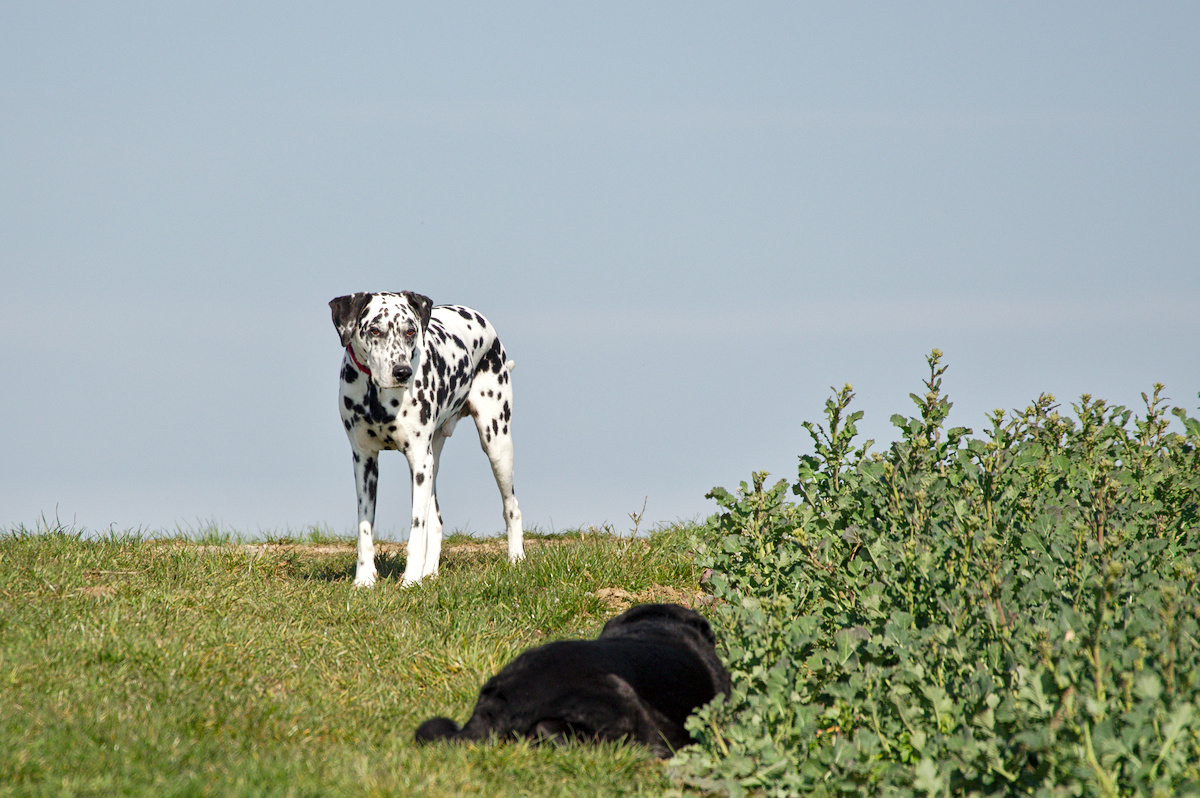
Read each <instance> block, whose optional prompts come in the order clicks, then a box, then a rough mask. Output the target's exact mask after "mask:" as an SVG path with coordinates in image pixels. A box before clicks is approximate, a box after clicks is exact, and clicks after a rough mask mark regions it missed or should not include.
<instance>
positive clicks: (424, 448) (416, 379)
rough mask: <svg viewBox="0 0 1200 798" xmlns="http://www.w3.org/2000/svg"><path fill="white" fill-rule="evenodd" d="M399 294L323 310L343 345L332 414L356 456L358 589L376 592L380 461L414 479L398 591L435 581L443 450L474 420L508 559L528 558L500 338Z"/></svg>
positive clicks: (364, 296)
mask: <svg viewBox="0 0 1200 798" xmlns="http://www.w3.org/2000/svg"><path fill="white" fill-rule="evenodd" d="M432 305H433V303H432V301H430V299H429V298H428V297H425V296H422V295H420V294H415V293H413V292H411V291H405V292H403V293H399V294H392V293H378V294H369V293H358V294H350V295H348V296H340V297H338V298H337V299H334V300H333V301H331V302H330V303H329V307H330V309H331V310H332V311H333V326H334V327H336V328H337V331H338V335H339V336H340V337H341V342H342V346H344V347H345V348H346V352H345V355H344V356H343V358H342V371H341V380H340V382H341V393H340V396H339V397H338V407H339V409H340V410H341V414H342V425H343V426H344V427H345V428H346V435H347V437H349V438H350V448H351V450H352V451H353V454H354V483H355V487H356V488H357V490H358V566H357V569H356V571H355V576H354V584H356V585H360V586H362V587H371V586H372V585H374V584H375V543H374V532H373V527H374V525H375V492H376V487H377V485H378V481H379V453H380V451H382V450H384V449H396V450H399V451H400V452H403V453H404V456H405V457H407V458H408V466H409V471H410V474H411V476H412V500H413V502H412V504H413V507H412V527H411V532H410V533H409V537H408V560H407V562H406V563H405V566H404V577H403V584H405V585H411V584H415V583H417V582H419V581H421V579H423V578H424V577H426V576H430V575H432V574H436V573H437V569H438V559H439V557H440V556H441V549H442V517H441V513H440V512H439V509H438V500H437V488H436V484H437V472H438V459H439V458H440V456H441V453H442V445H443V444H444V443H445V442H446V439H447V438H449V437H450V435H451V434H452V433H453V432H454V426H455V424H457V423H458V420H459V419H460V418H462V417H464V416H471V417H472V418H474V419H475V427H476V429H477V430H478V431H479V442H480V444H482V446H483V451H484V452H485V453H486V454H487V456H488V460H490V461H491V464H492V473H493V474H494V475H495V477H496V485H497V486H498V487H499V488H500V497H501V499H502V500H503V502H504V524H505V527H506V529H507V532H508V556H509V559H510V560H513V561H514V562H515V561H516V560H520V559H522V558H523V557H524V556H525V553H524V547H523V543H522V530H521V511H520V510H519V509H518V508H517V498H516V496H515V495H513V486H512V473H513V445H512V434H511V433H510V431H509V426H510V423H511V420H512V380H511V378H510V376H509V375H510V372H511V371H512V369H513V362H512V361H510V360H508V359H507V356H506V355H505V352H504V347H503V346H502V345H501V344H500V339H499V338H497V337H496V330H495V329H494V328H493V327H492V325H491V324H490V323H488V320H487V319H485V318H484V317H483V316H481V315H480V314H478V313H476V312H475V311H473V310H471V309H470V308H465V307H461V306H458V305H439V306H438V307H433V306H432Z"/></svg>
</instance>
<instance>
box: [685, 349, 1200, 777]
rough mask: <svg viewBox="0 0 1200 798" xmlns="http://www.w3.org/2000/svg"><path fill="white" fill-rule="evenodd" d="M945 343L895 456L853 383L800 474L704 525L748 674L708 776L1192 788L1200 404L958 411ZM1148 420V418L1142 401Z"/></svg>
mask: <svg viewBox="0 0 1200 798" xmlns="http://www.w3.org/2000/svg"><path fill="white" fill-rule="evenodd" d="M940 356H941V353H940V352H938V351H937V350H934V352H933V353H932V355H931V356H930V357H929V358H928V362H929V368H930V372H929V378H928V380H926V381H925V393H924V394H923V395H916V394H913V395H912V398H913V401H914V402H915V403H916V405H917V408H918V414H917V415H916V416H914V417H911V418H905V417H902V416H893V417H892V421H893V423H894V424H895V425H896V426H897V427H898V428H899V430H900V433H901V437H900V439H899V440H898V441H897V442H895V443H893V444H892V445H891V447H890V448H889V449H888V450H887V451H886V452H883V453H875V452H871V451H869V449H870V446H871V445H872V442H871V441H867V442H866V443H865V444H864V445H862V446H856V445H855V442H854V438H855V436H856V430H855V424H856V422H858V421H859V420H860V419H861V417H862V413H861V412H850V411H849V406H850V402H851V398H852V397H853V393H852V392H851V389H850V387H849V386H846V387H845V388H844V389H843V390H841V391H840V392H837V393H836V394H835V395H834V396H833V397H832V398H831V399H830V400H829V401H828V402H827V403H826V416H827V424H826V425H825V426H818V425H814V424H811V423H806V424H805V428H806V429H807V430H808V432H809V434H810V435H811V437H812V439H813V442H814V444H815V452H814V454H812V455H806V456H803V457H801V458H800V468H799V476H798V480H797V482H796V483H795V485H794V486H793V487H792V492H793V493H794V494H795V496H797V497H798V501H796V502H792V501H789V500H788V498H787V496H786V494H787V484H786V483H785V482H779V483H778V484H776V485H774V486H773V487H769V488H768V487H765V479H766V476H767V475H766V474H765V473H756V474H754V475H753V478H752V483H751V485H749V486H747V485H746V484H745V483H742V486H741V490H740V491H738V492H737V493H736V495H735V494H731V493H729V492H727V491H725V490H723V489H720V488H716V489H714V490H713V491H712V493H711V494H709V495H710V497H712V498H715V499H716V500H717V502H718V503H719V504H720V506H721V507H722V511H721V512H720V513H718V514H717V515H715V516H714V517H713V518H712V519H710V521H709V524H708V526H707V528H706V530H705V532H704V533H703V534H702V535H701V536H700V538H699V539H698V540H697V541H696V546H697V550H698V552H699V558H700V563H701V564H702V565H704V566H707V567H710V568H712V569H713V575H712V577H711V580H710V585H711V588H712V591H713V593H714V594H715V596H716V597H717V598H718V599H720V600H721V601H719V602H718V603H717V605H716V609H715V612H716V613H717V616H718V620H719V622H720V624H721V626H722V627H723V635H724V639H723V644H724V646H725V652H724V654H725V658H726V660H727V662H728V664H729V667H730V670H731V672H732V673H733V679H734V689H733V695H732V696H730V697H729V698H728V700H727V701H725V702H724V703H716V704H714V705H711V706H709V707H707V708H705V709H704V710H703V711H701V712H700V713H699V714H698V715H697V716H696V717H694V718H692V720H691V721H690V723H691V726H690V728H691V729H692V732H693V734H694V735H695V736H696V737H697V738H698V739H699V740H701V745H700V746H697V747H694V748H692V749H688V750H686V751H684V752H683V753H681V754H680V756H679V757H677V758H676V760H675V763H674V766H675V768H676V769H677V771H676V772H677V773H678V775H681V776H682V777H683V778H684V780H685V781H687V782H689V783H690V784H692V785H693V786H696V787H700V788H707V789H712V790H718V791H724V792H729V793H731V794H734V795H740V794H743V793H747V792H749V793H751V794H764V795H814V796H822V795H885V794H886V795H918V796H925V795H972V796H974V795H1038V796H1043V795H1044V796H1057V795H1104V796H1107V795H1146V796H1151V795H1154V796H1158V795H1163V796H1166V795H1171V796H1178V795H1194V794H1200V667H1198V666H1200V645H1198V642H1197V640H1198V635H1200V630H1198V626H1197V618H1198V617H1200V586H1198V583H1197V566H1198V563H1200V561H1198V560H1197V554H1198V550H1200V455H1198V454H1197V449H1198V447H1200V422H1198V421H1197V420H1195V419H1193V418H1190V417H1188V416H1187V415H1186V413H1185V412H1184V411H1183V410H1181V409H1178V408H1176V409H1174V410H1172V411H1171V412H1172V413H1173V414H1174V415H1175V416H1177V417H1178V419H1179V421H1180V422H1181V423H1182V426H1183V429H1184V434H1182V435H1180V434H1177V433H1175V432H1172V431H1170V429H1169V427H1170V419H1169V417H1168V416H1167V413H1166V408H1165V404H1166V400H1165V399H1162V398H1161V397H1160V393H1161V390H1162V386H1161V385H1160V386H1156V387H1155V392H1154V394H1153V395H1152V396H1149V397H1147V396H1146V395H1144V394H1143V398H1144V399H1145V401H1146V414H1145V416H1144V418H1139V417H1135V416H1134V415H1133V414H1132V413H1131V411H1129V410H1127V409H1125V408H1124V407H1110V406H1108V405H1107V404H1105V403H1104V402H1103V401H1096V400H1093V399H1092V398H1091V397H1089V396H1084V397H1083V398H1082V399H1081V401H1080V403H1079V404H1078V405H1077V406H1075V408H1074V410H1075V419H1074V420H1073V419H1071V418H1068V417H1066V416H1064V415H1060V414H1059V413H1058V412H1057V409H1056V405H1055V400H1054V398H1053V397H1051V396H1047V395H1043V396H1042V397H1040V398H1039V399H1038V400H1037V401H1036V402H1035V403H1034V404H1033V405H1032V406H1031V407H1029V408H1027V409H1026V410H1025V411H1024V412H1022V413H1019V414H1015V415H1011V416H1010V415H1008V414H1006V413H1004V412H1003V411H1000V410H997V411H995V412H994V413H993V414H992V415H990V416H989V417H988V422H989V425H990V428H989V429H988V430H987V432H986V435H985V436H984V437H982V438H973V437H970V435H971V434H972V433H971V430H968V429H964V428H961V427H960V428H953V429H945V428H944V421H945V419H946V416H947V413H948V412H949V410H950V402H949V401H948V400H947V399H946V397H945V396H944V395H943V394H942V390H941V383H942V375H943V373H944V372H945V367H944V366H942V365H940V362H939V361H940ZM1131 421H1132V425H1131V423H1130V422H1131Z"/></svg>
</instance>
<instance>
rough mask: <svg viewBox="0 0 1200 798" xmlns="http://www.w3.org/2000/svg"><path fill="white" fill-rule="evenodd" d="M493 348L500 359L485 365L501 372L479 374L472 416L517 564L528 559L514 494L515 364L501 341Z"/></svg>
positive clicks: (474, 384) (472, 397) (511, 555)
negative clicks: (513, 412) (512, 377)
mask: <svg viewBox="0 0 1200 798" xmlns="http://www.w3.org/2000/svg"><path fill="white" fill-rule="evenodd" d="M494 346H495V347H496V348H497V349H498V359H489V360H486V361H485V363H487V362H494V363H498V364H499V371H493V370H489V369H486V368H481V369H480V370H479V371H478V372H476V374H475V380H474V381H473V382H472V384H471V393H470V398H469V402H470V413H471V416H472V417H473V418H474V419H475V428H476V429H477V430H478V431H479V444H480V446H482V447H483V451H484V454H486V455H487V458H488V462H490V463H491V464H492V475H493V476H494V477H495V478H496V487H498V488H499V489H500V500H501V501H502V502H503V504H504V527H505V532H506V534H507V535H508V559H510V560H512V561H513V562H516V561H517V560H521V559H524V558H525V544H524V530H523V528H522V526H521V508H520V506H519V505H518V504H517V496H516V493H514V491H513V442H512V431H511V429H510V425H511V423H512V379H511V376H510V372H511V371H512V363H511V361H505V360H504V359H503V358H504V348H503V347H501V346H500V342H499V341H496V343H495V344H494Z"/></svg>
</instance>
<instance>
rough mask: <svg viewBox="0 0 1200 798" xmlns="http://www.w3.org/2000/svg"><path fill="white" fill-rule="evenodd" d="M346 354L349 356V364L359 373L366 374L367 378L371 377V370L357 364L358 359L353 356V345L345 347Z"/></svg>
mask: <svg viewBox="0 0 1200 798" xmlns="http://www.w3.org/2000/svg"><path fill="white" fill-rule="evenodd" d="M346 354H348V355H350V362H351V363H353V364H354V365H355V367H356V368H357V369H358V370H359V371H361V372H362V373H363V374H366V375H367V376H368V377H370V376H371V370H370V369H369V368H367V367H366V366H364V365H363V364H362V363H359V362H358V358H357V357H355V356H354V345H353V344H347V345H346Z"/></svg>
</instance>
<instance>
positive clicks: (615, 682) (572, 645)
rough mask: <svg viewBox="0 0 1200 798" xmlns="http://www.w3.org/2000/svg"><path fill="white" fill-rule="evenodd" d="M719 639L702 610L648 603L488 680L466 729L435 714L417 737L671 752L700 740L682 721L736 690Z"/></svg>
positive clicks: (534, 652) (537, 651)
mask: <svg viewBox="0 0 1200 798" xmlns="http://www.w3.org/2000/svg"><path fill="white" fill-rule="evenodd" d="M715 644H716V637H715V636H714V635H713V631H712V627H711V626H709V624H708V621H707V620H705V619H704V616H702V615H701V614H700V613H698V612H696V611H694V610H689V609H687V608H686V607H681V606H680V605H678V604H641V605H639V606H636V607H632V608H630V609H629V610H626V611H625V612H623V613H621V614H620V615H618V616H617V617H615V618H613V619H612V620H610V621H609V622H608V623H607V624H605V626H604V630H603V631H602V632H600V636H599V637H598V638H596V639H595V640H559V641H557V642H554V643H547V644H546V645H544V646H539V647H537V648H532V649H530V650H528V651H526V652H524V653H523V654H521V655H520V656H518V657H517V658H516V659H514V660H513V661H512V662H510V663H509V664H508V665H506V666H505V667H504V669H503V670H501V671H500V672H499V673H497V674H496V675H495V676H493V677H492V678H491V679H488V681H487V683H486V684H484V686H483V689H482V690H480V691H479V700H478V701H477V702H476V704H475V710H474V712H473V713H472V714H471V719H470V720H468V721H467V723H466V725H464V726H463V727H461V728H459V726H458V724H457V723H455V722H454V721H453V720H451V719H450V718H430V719H429V720H427V721H425V722H424V723H422V724H421V725H420V727H418V728H417V732H416V738H417V741H418V742H429V741H432V740H440V739H445V740H480V739H484V738H487V737H492V736H495V737H497V738H500V739H519V738H528V739H532V740H546V739H550V740H562V739H566V738H577V739H583V740H620V739H623V738H627V739H630V740H633V741H636V742H639V743H642V744H644V745H646V746H648V747H649V748H650V749H651V750H652V751H653V752H654V753H655V754H656V755H657V756H660V757H667V756H670V755H671V753H672V752H673V751H675V750H677V749H679V748H681V747H682V746H685V745H687V744H688V743H691V742H694V741H693V740H692V738H691V737H690V736H689V735H688V733H687V731H686V730H685V729H684V727H683V724H684V721H685V720H686V719H687V717H688V715H690V714H692V712H693V711H695V710H696V709H697V708H698V707H700V706H703V705H704V704H707V703H708V702H709V701H711V700H712V699H713V698H714V697H715V696H716V695H717V694H718V693H725V694H726V695H728V694H729V673H728V671H726V670H725V666H724V665H722V664H721V661H720V660H719V659H717V654H716V650H715V648H714V646H715Z"/></svg>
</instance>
